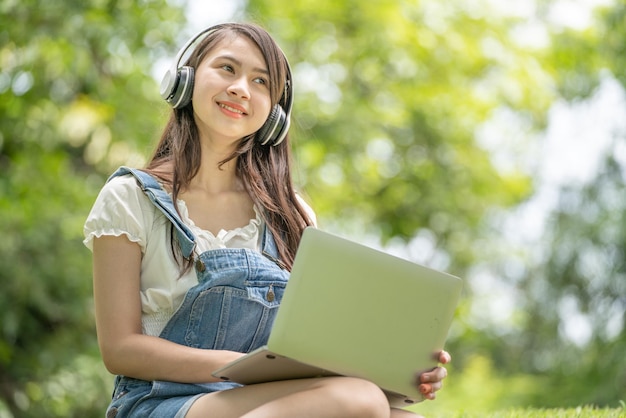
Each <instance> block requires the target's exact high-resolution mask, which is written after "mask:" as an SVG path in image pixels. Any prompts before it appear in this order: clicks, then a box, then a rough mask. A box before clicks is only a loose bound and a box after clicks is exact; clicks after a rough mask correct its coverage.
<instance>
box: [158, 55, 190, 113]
mask: <svg viewBox="0 0 626 418" xmlns="http://www.w3.org/2000/svg"><path fill="white" fill-rule="evenodd" d="M194 74H195V73H194V69H193V67H189V66H186V65H185V66H183V67H180V68H179V69H178V72H177V74H176V83H175V85H174V88H173V91H172V93H171V94H170V96H169V97H168V98H166V99H165V100H166V101H167V102H168V103H169V104H170V105H171V106H172V107H173V108H174V109H178V108H180V107H183V106H186V105H187V104H189V102H191V96H192V95H193V83H194Z"/></svg>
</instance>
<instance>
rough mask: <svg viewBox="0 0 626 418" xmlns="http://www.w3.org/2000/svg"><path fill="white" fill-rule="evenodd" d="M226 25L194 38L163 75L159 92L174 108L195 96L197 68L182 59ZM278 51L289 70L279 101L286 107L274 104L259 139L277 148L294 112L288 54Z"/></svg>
mask: <svg viewBox="0 0 626 418" xmlns="http://www.w3.org/2000/svg"><path fill="white" fill-rule="evenodd" d="M225 26H226V25H225V24H220V25H215V26H211V27H209V28H206V29H203V30H201V31H200V32H198V33H197V34H195V35H194V36H193V37H191V38H190V39H189V40H188V41H187V42H186V43H185V45H183V47H182V48H181V49H180V50H179V51H178V53H177V54H176V58H175V59H174V62H173V64H172V66H171V67H170V68H169V69H168V70H167V72H166V73H165V75H164V76H163V80H162V81H161V86H160V89H159V91H160V94H161V97H162V98H163V99H164V100H165V101H167V102H168V103H169V104H170V105H171V106H172V107H173V108H174V109H177V108H180V107H183V106H185V105H187V104H188V103H189V102H190V101H191V96H192V94H193V83H194V75H195V74H194V68H193V67H190V66H187V65H184V66H181V65H180V64H181V60H182V59H183V56H184V55H185V54H186V53H187V51H188V50H189V49H190V48H191V46H192V45H193V44H194V43H195V42H196V41H197V40H198V39H199V38H200V37H203V36H204V37H207V36H209V35H210V34H211V33H213V32H215V31H217V30H219V29H222V28H224V27H225ZM278 50H279V51H280V52H281V54H283V58H284V59H285V63H286V67H287V77H286V80H285V88H284V90H283V94H282V96H281V98H280V99H279V103H280V102H281V101H282V102H283V103H284V106H281V105H280V104H276V105H274V107H273V108H272V110H271V111H270V115H269V117H268V119H267V120H266V122H265V123H264V124H263V126H262V127H261V128H260V129H259V131H258V134H257V138H258V140H259V142H260V143H261V145H265V144H268V143H270V144H272V145H274V146H276V145H278V144H280V143H281V142H282V141H283V140H284V139H285V137H286V136H287V132H288V131H289V126H290V122H291V109H292V107H293V92H292V86H291V68H290V66H289V61H288V60H287V56H286V55H285V53H284V52H283V51H282V50H281V49H280V47H278Z"/></svg>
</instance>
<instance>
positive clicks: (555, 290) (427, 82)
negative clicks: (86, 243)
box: [0, 0, 626, 417]
mask: <svg viewBox="0 0 626 418" xmlns="http://www.w3.org/2000/svg"><path fill="white" fill-rule="evenodd" d="M40 3H41V4H40ZM196 3H197V2H196ZM496 3H498V2H494V1H486V0H485V1H480V0H477V1H471V2H468V1H461V0H458V1H447V2H439V1H434V0H421V1H418V0H414V1H413V0H412V1H391V0H385V1H378V2H370V3H363V2H356V1H352V0H343V1H327V0H319V1H316V2H309V1H297V0H292V1H289V2H285V1H282V0H249V1H248V2H245V3H241V5H240V6H241V7H240V9H238V14H237V15H236V17H235V18H236V19H242V20H254V21H258V22H259V23H261V24H262V25H264V26H265V27H267V28H268V29H269V31H270V32H271V33H272V34H274V35H275V36H276V38H277V39H278V40H279V42H280V44H281V45H282V46H283V48H284V50H285V52H286V54H287V55H288V57H289V58H290V62H291V64H292V67H293V71H294V78H295V86H296V103H295V112H294V119H293V127H294V128H293V130H292V141H293V143H294V149H295V156H296V160H297V161H296V162H297V166H298V172H297V174H296V180H297V182H298V184H299V185H300V186H301V187H302V188H303V190H304V191H305V192H306V194H307V195H308V198H309V200H310V201H311V203H312V205H313V206H314V207H315V208H316V210H317V212H318V215H319V218H320V226H321V227H322V228H325V229H330V230H334V231H336V232H338V233H340V234H343V235H346V236H349V237H351V238H354V239H361V240H364V241H366V242H369V243H371V244H372V245H375V246H380V247H383V248H385V249H387V250H388V251H391V252H394V253H397V254H399V255H401V256H404V257H407V258H410V259H413V260H415V261H418V262H422V263H425V264H428V265H430V266H432V267H435V268H439V269H444V270H447V271H450V272H452V273H455V274H458V275H460V276H462V277H464V278H465V279H466V282H467V285H466V294H465V296H466V297H465V298H464V301H463V303H462V305H461V306H460V308H459V312H458V315H457V321H456V323H455V325H454V328H453V330H452V332H451V336H450V342H449V346H448V349H449V350H450V351H451V352H452V353H453V357H454V365H453V366H452V368H453V374H452V376H451V377H450V378H449V379H448V380H449V381H448V382H446V384H447V386H448V389H447V390H446V391H444V392H442V393H441V395H440V398H441V400H440V401H438V402H435V403H429V404H428V405H419V406H418V407H417V408H416V409H417V410H420V411H423V412H424V413H429V412H431V413H437V414H443V413H445V410H446V408H447V409H448V410H452V409H454V408H463V409H466V410H471V409H472V408H497V407H503V406H508V405H518V406H524V405H533V406H553V405H558V406H572V405H579V404H583V403H595V404H599V405H613V406H614V405H615V404H616V403H617V402H618V401H619V400H620V399H622V400H623V399H626V389H625V388H626V358H625V357H624V353H625V352H626V330H625V329H624V321H625V311H626V281H625V277H624V276H625V273H626V268H625V265H624V263H625V262H624V260H625V257H624V254H625V252H626V248H625V244H626V229H625V228H624V226H623V225H624V223H623V221H622V214H623V212H624V207H625V205H626V203H624V199H623V198H622V196H623V195H624V167H625V164H626V148H625V146H624V134H625V133H626V127H624V128H623V129H617V128H615V129H613V130H611V131H607V130H606V129H602V128H606V127H604V126H600V125H598V126H597V129H596V130H594V131H593V132H594V134H593V135H590V136H589V137H588V138H585V140H586V141H590V142H592V143H598V144H603V148H602V149H603V154H602V155H603V158H602V159H600V160H598V161H596V162H595V164H596V166H595V167H597V168H596V169H595V170H594V171H593V172H592V174H593V175H592V176H590V177H589V178H587V179H585V180H584V181H577V182H568V183H565V184H556V185H555V184H549V179H547V178H546V177H545V176H544V175H543V173H544V172H543V171H542V168H541V167H542V166H543V165H546V164H556V165H559V164H560V165H567V164H569V162H568V161H567V159H566V158H564V156H565V151H566V150H565V149H564V150H563V153H561V152H560V151H557V152H554V151H552V152H550V153H549V155H546V148H545V144H546V142H548V141H549V133H550V131H551V126H552V122H553V118H552V116H551V115H554V113H553V112H554V109H555V107H558V106H561V107H563V106H565V107H568V106H569V107H572V106H581V105H584V104H585V103H589V102H591V101H593V100H594V98H595V97H596V96H597V95H598V94H599V92H600V91H603V89H606V88H607V86H609V87H610V88H612V89H613V91H617V92H618V93H617V94H618V95H620V94H621V97H622V102H621V106H622V108H621V113H620V109H619V108H618V109H617V110H616V109H612V110H613V111H614V112H617V114H618V115H620V116H621V118H622V120H626V118H624V116H625V115H624V112H626V105H625V104H624V102H625V101H624V100H623V98H624V96H625V95H624V91H623V87H622V86H623V85H624V83H626V72H625V70H624V68H625V66H624V64H625V62H624V60H625V58H624V48H625V47H626V17H625V16H626V5H624V4H622V2H615V3H613V2H604V3H603V6H604V7H598V8H597V11H596V14H595V15H594V18H593V19H594V20H593V21H592V24H590V25H586V26H581V27H570V26H566V25H558V24H555V23H554V15H555V14H558V13H559V11H561V12H562V10H563V9H559V7H562V6H563V3H564V2H563V1H560V2H557V1H547V0H545V1H537V2H530V3H532V4H533V5H534V9H533V11H532V13H531V15H532V19H529V18H528V15H525V16H521V15H516V14H515V13H503V12H502V10H500V9H499V8H498V7H497V5H496ZM501 3H502V4H505V7H509V8H510V7H513V6H510V5H509V6H506V4H508V3H506V2H501ZM565 3H567V2H565ZM184 7H185V3H184V2H167V1H165V0H117V1H99V0H90V1H84V2H70V1H63V2H35V1H29V0H25V1H21V2H17V1H12V0H0V21H1V24H0V231H2V233H3V239H1V240H0V283H2V285H3V291H2V292H0V417H4V416H16V417H18V416H19V417H22V416H24V417H43V416H50V417H70V416H81V417H84V416H94V417H95V416H102V413H103V410H104V408H105V406H106V404H107V403H108V398H109V393H110V389H111V377H110V376H109V375H108V373H107V372H106V371H105V370H104V369H103V367H102V365H101V362H100V359H99V356H98V351H97V344H96V341H95V330H94V327H93V316H92V309H91V303H92V301H91V269H90V261H91V260H90V255H89V252H88V250H86V249H85V248H84V247H83V246H82V243H81V240H82V223H83V221H84V219H85V217H86V215H87V213H88V211H89V209H90V207H91V204H92V203H93V200H94V199H95V196H96V194H97V192H98V190H99V188H100V187H101V186H102V184H103V182H104V180H105V179H106V176H107V175H108V174H109V173H110V172H111V171H113V170H114V169H115V168H116V167H117V166H119V165H121V164H129V165H135V166H141V165H142V164H143V162H144V159H145V158H146V156H147V155H148V154H149V152H150V150H151V148H152V146H153V144H154V143H155V141H156V139H157V138H158V135H159V133H160V130H161V128H162V126H163V124H164V122H165V118H166V117H167V114H168V113H167V112H168V109H167V106H166V105H165V104H164V103H163V102H162V100H160V97H159V96H158V82H159V81H160V80H158V77H160V74H161V71H160V68H159V66H162V65H163V62H165V63H166V65H168V64H169V62H170V61H169V60H170V59H171V57H173V55H174V53H175V52H176V50H177V47H178V45H180V44H181V43H182V42H183V41H184V40H185V39H186V37H187V35H189V34H190V33H191V32H192V31H190V30H189V28H188V27H187V26H186V22H185V15H184ZM195 18H196V20H197V19H198V16H196V17H195ZM212 19H213V16H211V15H210V14H209V13H207V14H206V22H207V23H206V25H207V26H208V25H210V24H213V23H217V22H215V21H214V20H212ZM164 60H165V61H164ZM154 74H157V75H156V78H157V79H156V80H155V75H154ZM587 116H588V117H589V119H590V123H591V124H594V123H597V121H596V119H594V118H593V115H592V114H591V112H589V114H588V115H587V114H585V113H584V112H583V113H582V117H583V118H584V117H587ZM616 126H618V127H619V125H616ZM621 126H624V125H623V124H622V125H621ZM607 136H608V138H607ZM582 169H583V167H581V170H582ZM546 195H548V196H549V198H550V199H549V203H550V204H548V205H545V196H546ZM542 202H543V203H542ZM542 204H543V206H542ZM538 206H539V207H540V208H542V212H541V213H542V215H541V216H539V217H537V216H534V217H533V216H531V215H532V213H533V210H536V209H532V208H536V207H538ZM529 213H530V214H529ZM529 231H530V232H529Z"/></svg>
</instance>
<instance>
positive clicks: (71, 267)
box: [0, 0, 182, 417]
mask: <svg viewBox="0 0 626 418" xmlns="http://www.w3.org/2000/svg"><path fill="white" fill-rule="evenodd" d="M0 20H1V23H0V127H1V131H0V230H1V231H2V232H3V239H2V240H0V254H1V256H0V282H1V283H2V287H3V291H2V292H0V312H1V314H0V400H1V401H0V404H4V405H5V407H6V408H7V409H8V410H10V411H11V413H12V414H13V415H14V416H20V417H22V416H25V417H30V416H32V417H44V416H55V417H71V416H81V417H84V416H89V414H92V415H93V414H94V412H95V411H100V412H99V413H97V414H95V416H101V415H102V411H103V410H104V407H105V405H106V404H107V401H108V398H110V395H109V394H110V386H111V385H110V376H108V374H107V373H106V372H104V369H103V367H102V365H101V362H100V361H99V359H98V351H97V344H96V340H95V330H94V320H93V315H92V300H91V274H90V272H91V267H90V262H91V258H90V257H89V253H88V252H86V251H85V248H84V246H83V245H82V243H81V235H82V234H81V232H82V224H83V222H84V219H85V216H86V214H87V212H88V210H89V207H90V206H91V204H92V203H93V199H94V197H95V194H96V193H97V191H98V189H99V188H100V187H101V185H102V183H103V180H104V178H103V174H104V173H106V172H108V171H109V170H110V169H111V167H112V166H114V165H116V164H119V163H121V162H125V161H132V160H133V158H132V157H133V154H136V155H137V156H140V155H142V154H145V151H146V149H147V148H146V147H147V146H148V145H149V144H152V143H153V141H154V138H155V135H156V133H157V132H158V131H157V130H158V128H157V127H158V126H159V124H160V123H161V119H162V115H161V114H160V113H158V112H154V108H155V103H157V102H158V103H159V104H160V101H158V92H157V89H156V88H155V82H154V80H153V79H152V77H151V75H150V71H151V69H152V65H153V62H154V60H155V59H156V58H157V57H158V56H160V55H162V54H163V51H164V50H168V51H169V50H171V46H172V44H173V42H172V38H173V35H174V33H175V32H176V29H177V28H178V26H179V24H180V22H181V21H182V13H181V11H180V10H179V8H176V7H171V6H168V5H167V4H166V3H165V2H163V1H150V0H142V1H128V0H119V1H95V0H94V1H88V2H76V1H62V2H56V1H53V2H42V1H32V0H31V1H29V0H21V1H11V0H3V1H1V2H0ZM140 158H144V157H137V158H135V159H136V160H139V161H140ZM99 170H100V171H99ZM99 172H100V174H98V173H99ZM0 410H1V408H0ZM0 415H1V414H0Z"/></svg>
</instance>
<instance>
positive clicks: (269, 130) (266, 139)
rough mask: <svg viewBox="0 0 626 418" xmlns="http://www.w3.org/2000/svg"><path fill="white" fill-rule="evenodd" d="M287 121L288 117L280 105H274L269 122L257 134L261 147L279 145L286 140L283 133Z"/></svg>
mask: <svg viewBox="0 0 626 418" xmlns="http://www.w3.org/2000/svg"><path fill="white" fill-rule="evenodd" d="M286 121H287V115H286V114H285V111H284V110H283V108H282V107H280V105H277V104H276V105H274V107H272V111H271V112H270V115H269V116H268V118H267V120H266V121H265V123H264V124H263V126H261V129H259V132H258V134H257V140H258V141H259V142H260V143H261V145H265V144H268V143H269V144H270V145H278V144H280V143H281V142H282V140H283V139H284V135H282V134H283V132H284V131H286V129H285V122H286Z"/></svg>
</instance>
